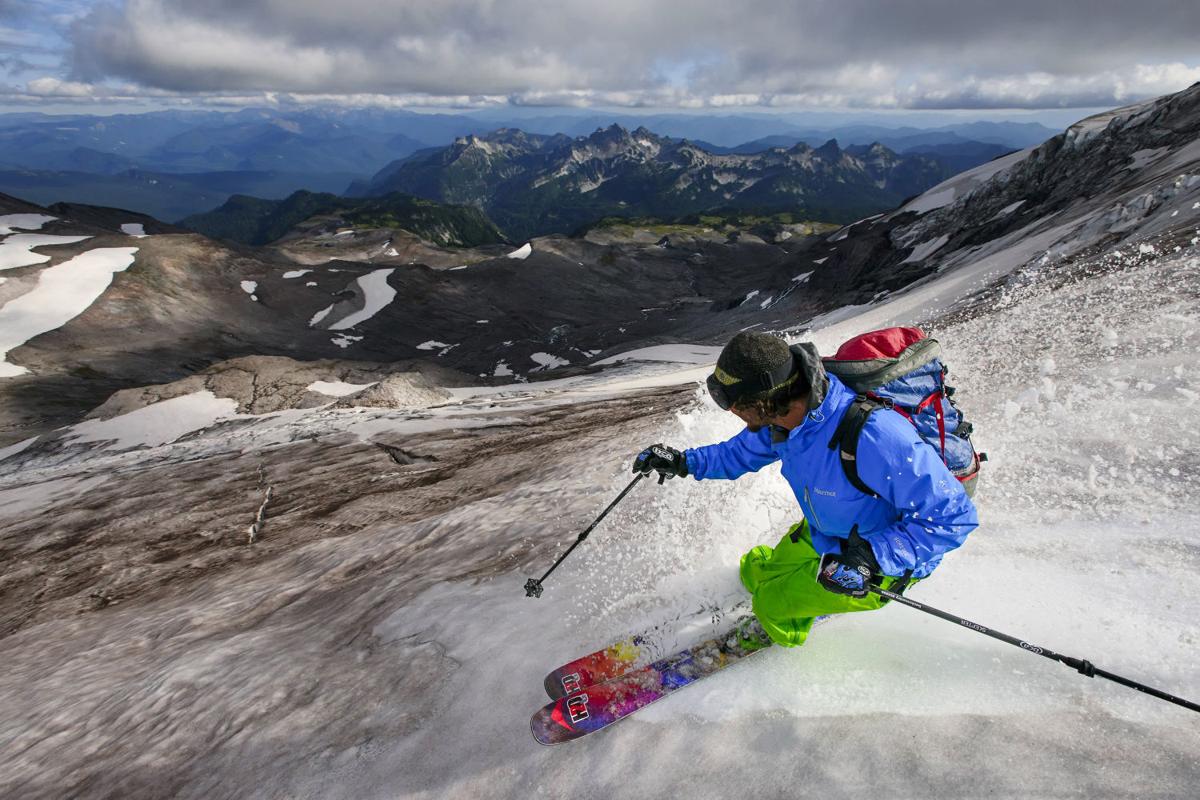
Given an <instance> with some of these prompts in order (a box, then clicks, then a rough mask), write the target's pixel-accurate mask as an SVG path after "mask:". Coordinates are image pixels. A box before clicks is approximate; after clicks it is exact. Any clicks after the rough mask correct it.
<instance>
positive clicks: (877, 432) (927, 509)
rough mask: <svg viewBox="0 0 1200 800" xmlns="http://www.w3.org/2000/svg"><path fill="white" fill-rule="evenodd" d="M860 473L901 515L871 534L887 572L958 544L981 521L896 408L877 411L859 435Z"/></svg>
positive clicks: (915, 564) (902, 570) (934, 454)
mask: <svg viewBox="0 0 1200 800" xmlns="http://www.w3.org/2000/svg"><path fill="white" fill-rule="evenodd" d="M858 474H859V477H861V478H862V480H863V482H864V483H866V484H867V486H869V487H871V488H872V489H874V490H875V491H876V492H878V493H879V495H880V497H882V498H883V499H885V500H887V501H889V502H890V503H891V504H892V505H894V506H895V507H896V512H897V513H898V514H900V515H901V516H900V519H899V520H898V521H896V522H894V523H892V524H891V525H890V526H888V527H887V528H885V529H884V530H883V531H879V532H877V533H873V534H871V535H870V536H868V537H866V539H867V541H868V542H870V544H871V549H872V551H873V552H874V553H875V558H876V559H877V560H878V561H879V567H880V570H881V571H882V572H883V574H885V575H903V574H904V573H905V571H907V570H915V569H916V568H917V567H919V566H920V565H922V564H925V563H928V562H929V561H930V560H931V559H934V558H936V557H938V556H940V555H942V554H943V553H946V552H949V551H950V550H953V549H954V548H956V547H958V546H959V545H961V544H962V543H963V541H964V540H965V539H966V538H967V534H968V533H970V532H971V531H972V530H974V529H975V528H976V527H977V526H978V525H979V516H978V514H977V513H976V511H975V506H974V504H973V503H972V502H971V499H970V498H969V497H967V493H966V492H965V491H964V490H963V488H962V484H961V483H959V481H958V479H957V478H955V477H954V476H953V475H952V474H951V473H950V470H949V469H947V468H946V465H945V464H944V463H943V462H942V460H941V458H940V456H939V455H938V453H937V451H936V450H935V449H934V448H933V447H930V446H929V445H928V444H926V443H925V442H923V441H922V440H921V437H920V436H918V435H917V431H916V429H915V428H913V427H912V425H910V424H909V423H908V422H907V421H906V420H904V419H902V418H901V417H899V416H898V415H896V414H891V413H888V412H885V411H877V412H875V413H874V414H872V415H871V417H870V419H869V420H868V422H867V424H866V426H865V427H864V428H863V432H862V436H861V438H860V439H859V445H858Z"/></svg>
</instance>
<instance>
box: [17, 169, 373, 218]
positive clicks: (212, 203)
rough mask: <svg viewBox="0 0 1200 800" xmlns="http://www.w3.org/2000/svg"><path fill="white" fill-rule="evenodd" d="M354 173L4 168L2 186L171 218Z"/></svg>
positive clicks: (327, 185)
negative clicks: (242, 197) (109, 172)
mask: <svg viewBox="0 0 1200 800" xmlns="http://www.w3.org/2000/svg"><path fill="white" fill-rule="evenodd" d="M354 179H355V175H354V174H352V173H344V172H343V173H336V172H335V173H311V172H310V173H282V172H250V171H235V172H202V173H192V174H174V173H165V172H147V171H143V170H126V171H125V172H120V173H117V174H114V175H106V174H102V173H94V172H74V171H62V172H59V171H49V170H0V192H3V193H5V194H10V195H13V196H15V197H20V198H22V199H24V200H29V201H31V202H33V203H37V204H39V205H50V204H51V203H58V202H68V203H84V204H88V205H97V206H113V207H117V208H127V209H129V210H131V211H138V212H140V213H143V214H149V215H150V216H152V217H155V218H157V219H161V220H167V221H176V220H179V219H182V218H183V217H186V216H190V215H192V214H199V213H201V212H204V211H209V210H211V209H212V208H214V207H216V206H218V205H220V204H221V203H224V202H225V201H226V200H228V199H229V198H230V197H231V196H232V195H235V194H247V195H253V196H256V197H266V198H272V199H278V198H282V197H286V196H288V195H289V194H291V193H293V192H295V191H297V190H300V189H309V190H315V191H325V192H328V191H340V190H341V189H343V188H344V187H345V186H346V184H347V183H348V182H349V181H352V180H354Z"/></svg>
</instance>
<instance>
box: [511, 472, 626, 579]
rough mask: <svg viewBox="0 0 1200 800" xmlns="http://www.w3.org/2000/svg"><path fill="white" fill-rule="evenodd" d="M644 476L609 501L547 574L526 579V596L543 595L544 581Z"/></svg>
mask: <svg viewBox="0 0 1200 800" xmlns="http://www.w3.org/2000/svg"><path fill="white" fill-rule="evenodd" d="M644 477H646V475H645V474H639V475H638V476H637V477H636V478H634V479H633V480H631V481H630V482H629V485H628V486H626V487H625V488H624V489H622V490H621V493H620V494H619V495H617V499H616V500H613V501H612V502H611V503H609V504H608V508H606V509H604V510H603V511H601V512H600V516H598V517H596V519H595V520H593V521H592V524H591V525H588V526H587V528H586V529H585V530H584V531H583V533H581V534H579V538H578V539H576V540H575V544H573V545H571V546H570V547H568V548H567V552H565V553H563V554H562V555H561V556H559V558H558V561H555V562H554V566H552V567H550V569H548V570H546V574H545V575H543V576H542V577H540V578H530V579H529V580H527V581H525V596H526V597H541V596H542V581H544V580H546V578H549V577H550V573H551V572H554V570H555V569H557V568H558V565H559V564H561V563H562V562H563V559H565V558H566V557H567V556H569V555H571V551H572V550H574V549H575V548H576V547H579V545H580V543H581V542H582V541H583V540H584V539H586V538H587V537H588V534H589V533H591V532H592V529H593V528H595V527H596V526H597V525H599V524H600V520H602V519H604V518H605V517H607V516H608V512H610V511H612V510H613V509H614V508H616V506H617V503H619V502H621V501H622V500H623V499H624V498H625V495H627V494H629V492H630V490H631V489H633V487H635V486H637V485H638V481H640V480H641V479H642V478H644Z"/></svg>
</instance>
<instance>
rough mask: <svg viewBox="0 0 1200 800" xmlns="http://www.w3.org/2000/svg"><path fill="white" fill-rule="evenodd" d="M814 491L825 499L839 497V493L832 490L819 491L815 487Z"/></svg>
mask: <svg viewBox="0 0 1200 800" xmlns="http://www.w3.org/2000/svg"><path fill="white" fill-rule="evenodd" d="M813 491H814V492H815V493H817V494H820V495H824V496H825V497H837V492H835V491H833V490H832V489H817V488H815V487H814V488H813Z"/></svg>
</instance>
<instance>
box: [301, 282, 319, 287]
mask: <svg viewBox="0 0 1200 800" xmlns="http://www.w3.org/2000/svg"><path fill="white" fill-rule="evenodd" d="M304 285H305V286H317V285H318V284H317V282H316V281H309V282H308V283H306V284H304Z"/></svg>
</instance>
